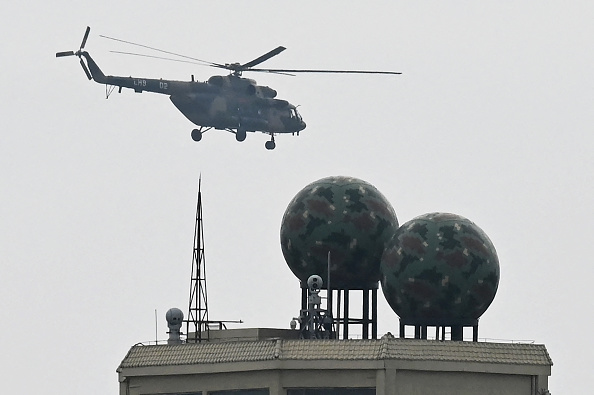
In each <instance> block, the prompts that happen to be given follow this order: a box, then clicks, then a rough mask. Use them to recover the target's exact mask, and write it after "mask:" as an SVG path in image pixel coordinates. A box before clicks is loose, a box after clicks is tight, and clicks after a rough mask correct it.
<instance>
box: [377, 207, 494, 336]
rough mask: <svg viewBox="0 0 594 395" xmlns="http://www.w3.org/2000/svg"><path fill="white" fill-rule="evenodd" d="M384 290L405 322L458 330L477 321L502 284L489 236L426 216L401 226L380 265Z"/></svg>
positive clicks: (450, 217)
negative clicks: (457, 325)
mask: <svg viewBox="0 0 594 395" xmlns="http://www.w3.org/2000/svg"><path fill="white" fill-rule="evenodd" d="M380 270H381V276H382V280H381V283H382V290H383V292H384V295H385V297H386V300H387V301H388V303H389V304H390V306H391V307H392V309H393V310H394V312H396V314H398V316H399V317H400V318H401V319H404V320H407V321H411V320H412V321H415V320H417V322H421V321H422V322H434V323H435V324H443V325H447V324H454V323H458V322H463V321H467V320H472V319H478V318H479V317H480V316H481V315H482V314H483V313H484V312H485V310H487V308H488V307H489V305H490V304H491V302H492V301H493V298H494V297H495V293H496V292H497V286H498V284H499V260H498V258H497V253H496V252H495V247H493V244H492V243H491V240H489V238H488V237H487V235H486V234H485V233H484V232H483V231H482V230H481V229H480V228H479V227H478V226H476V225H475V224H474V223H473V222H471V221H469V220H468V219H466V218H464V217H461V216H459V215H456V214H445V213H431V214H425V215H421V216H419V217H417V218H414V219H413V220H411V221H409V222H407V223H405V224H404V225H402V226H401V227H400V228H399V229H398V230H397V231H396V234H395V235H394V236H393V237H392V239H391V240H390V241H389V242H388V244H387V247H386V250H385V252H384V255H383V256H382V260H381V267H380Z"/></svg>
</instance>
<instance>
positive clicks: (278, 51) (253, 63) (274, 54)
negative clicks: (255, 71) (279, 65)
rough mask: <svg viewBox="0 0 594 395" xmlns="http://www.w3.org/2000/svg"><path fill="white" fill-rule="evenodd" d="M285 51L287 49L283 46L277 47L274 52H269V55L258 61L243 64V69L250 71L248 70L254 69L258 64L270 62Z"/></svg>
mask: <svg viewBox="0 0 594 395" xmlns="http://www.w3.org/2000/svg"><path fill="white" fill-rule="evenodd" d="M285 49H287V48H285V47H283V46H279V47H276V48H275V49H273V50H272V51H270V52H267V53H265V54H264V55H262V56H260V57H257V58H256V59H254V60H252V61H251V62H247V63H244V64H242V65H241V68H242V69H248V68H250V67H253V66H255V65H257V64H260V63H262V62H264V61H265V60H268V59H270V58H271V57H273V56H276V55H278V54H279V53H281V52H283V51H284V50H285Z"/></svg>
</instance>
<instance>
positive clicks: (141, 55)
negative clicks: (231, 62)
mask: <svg viewBox="0 0 594 395" xmlns="http://www.w3.org/2000/svg"><path fill="white" fill-rule="evenodd" d="M109 52H111V53H117V54H120V55H132V56H140V57H143V58H151V59H161V60H169V61H171V62H181V63H190V64H198V65H200V66H210V67H221V68H225V66H223V65H214V64H204V63H199V62H198V61H196V60H183V59H173V58H167V57H165V56H155V55H146V54H142V53H136V52H123V51H109Z"/></svg>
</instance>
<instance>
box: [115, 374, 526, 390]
mask: <svg viewBox="0 0 594 395" xmlns="http://www.w3.org/2000/svg"><path fill="white" fill-rule="evenodd" d="M533 386H534V380H533V377H532V376H529V375H514V374H492V373H477V372H440V371H418V370H395V369H387V370H386V369H367V370H355V369H352V370H350V369H349V370H307V369H302V370H285V369H276V370H254V371H243V372H241V371H240V372H225V373H203V374H187V375H175V374H174V375H150V376H137V377H128V378H127V379H126V381H125V382H123V383H122V386H121V389H120V395H146V394H167V393H169V394H172V393H191V392H200V391H204V395H206V393H207V392H208V391H216V390H234V389H257V388H270V395H286V389H287V388H304V387H310V388H324V387H325V388H333V387H334V388H335V387H343V388H361V387H367V388H369V387H371V388H373V387H376V394H377V395H417V394H418V395H421V394H422V395H426V394H440V395H476V394H480V395H495V394H497V395H534V389H533Z"/></svg>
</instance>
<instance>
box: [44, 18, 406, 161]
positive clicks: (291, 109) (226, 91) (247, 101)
mask: <svg viewBox="0 0 594 395" xmlns="http://www.w3.org/2000/svg"><path fill="white" fill-rule="evenodd" d="M90 31H91V28H90V27H88V26H87V29H86V30H85V34H84V36H83V39H82V42H81V44H80V47H79V49H78V50H77V51H63V52H57V53H56V57H58V58H60V57H64V56H77V57H78V58H79V61H80V65H81V66H82V68H83V70H84V72H85V74H86V76H87V78H88V79H89V80H94V81H95V82H97V83H100V84H105V85H106V92H108V93H107V96H108V97H109V94H110V93H111V91H112V90H113V88H115V87H118V92H121V91H122V88H130V89H133V90H134V91H135V92H137V93H141V92H145V91H146V92H154V93H160V94H165V95H168V96H169V97H170V99H171V102H172V103H173V104H174V105H175V107H177V109H178V110H179V111H180V112H181V113H183V114H184V115H185V117H186V118H187V119H188V120H190V121H191V122H192V123H194V124H195V125H196V126H198V128H196V129H193V130H192V133H191V135H192V139H193V140H194V141H200V140H202V135H203V134H204V133H205V132H207V131H209V130H211V129H212V128H214V129H219V130H226V131H228V132H231V133H233V134H235V138H236V140H237V141H244V140H245V138H246V134H247V132H262V133H265V134H268V135H269V136H270V140H269V141H267V142H266V143H265V144H264V146H265V147H266V149H269V150H271V149H274V148H275V147H276V143H275V141H274V136H275V135H276V134H282V133H291V134H297V135H299V132H300V131H301V130H303V129H305V127H306V124H305V122H304V121H303V119H302V118H301V116H300V115H299V113H298V112H297V107H296V106H294V105H292V104H290V103H289V102H288V101H286V100H279V99H276V91H275V90H274V89H272V88H269V87H267V86H262V85H258V84H257V83H256V81H254V80H252V79H250V78H243V77H242V76H241V75H242V73H243V72H246V71H250V72H264V73H275V74H285V75H295V73H341V74H400V73H399V72H395V71H370V70H324V69H321V70H314V69H268V68H264V69H263V68H255V67H254V66H257V65H259V64H261V63H262V62H265V61H266V60H268V59H270V58H272V57H274V56H276V55H278V54H280V53H281V52H283V51H284V50H285V49H286V48H285V47H283V46H278V47H276V48H274V49H273V50H271V51H268V52H267V53H265V54H263V55H261V56H258V57H257V58H255V59H253V60H251V61H249V62H246V63H243V64H242V63H225V64H221V63H214V62H208V61H204V60H200V59H196V58H192V57H189V56H185V55H180V54H176V53H173V52H169V51H164V50H161V49H158V48H153V47H149V46H146V45H142V44H136V43H132V42H129V41H125V40H120V39H117V38H113V37H107V36H102V37H104V38H106V39H109V40H115V41H120V42H124V43H127V44H130V45H135V46H139V47H142V48H144V49H151V50H154V51H157V52H162V53H166V54H167V55H171V56H175V57H181V58H183V59H184V60H182V61H188V59H189V60H192V61H193V62H191V63H198V64H202V65H205V66H209V67H214V68H218V69H224V70H228V71H230V74H229V75H228V76H218V75H217V76H212V77H210V78H209V79H208V81H207V82H197V81H195V80H194V76H192V79H191V81H174V80H164V79H150V78H132V77H120V76H111V75H107V76H106V75H105V74H104V73H103V72H102V71H101V69H100V68H99V66H97V63H95V61H94V60H93V58H91V55H89V53H88V52H87V51H84V50H83V49H84V47H85V44H86V42H87V39H88V37H89V33H90ZM113 52H119V51H113ZM120 53H125V54H128V55H138V56H147V57H155V56H151V55H146V54H134V53H130V52H120ZM156 58H161V59H166V58H162V57H156ZM169 60H181V59H169Z"/></svg>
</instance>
